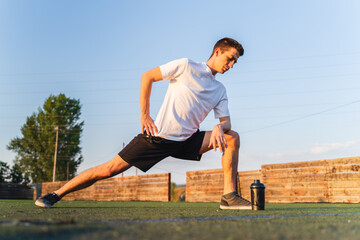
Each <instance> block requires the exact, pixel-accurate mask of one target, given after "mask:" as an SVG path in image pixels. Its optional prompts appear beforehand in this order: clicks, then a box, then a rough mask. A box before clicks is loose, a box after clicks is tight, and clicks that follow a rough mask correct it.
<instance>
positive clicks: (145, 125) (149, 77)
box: [140, 67, 162, 135]
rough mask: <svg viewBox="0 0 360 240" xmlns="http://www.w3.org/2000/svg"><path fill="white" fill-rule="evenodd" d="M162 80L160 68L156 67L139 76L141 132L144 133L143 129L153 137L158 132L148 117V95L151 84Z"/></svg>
mask: <svg viewBox="0 0 360 240" xmlns="http://www.w3.org/2000/svg"><path fill="white" fill-rule="evenodd" d="M159 80H162V74H161V71H160V67H156V68H154V69H151V70H149V71H147V72H145V73H144V74H143V75H142V76H141V87H140V109H141V113H140V121H141V132H142V133H144V129H145V130H146V132H147V134H151V135H154V134H155V132H156V133H158V130H157V128H156V126H155V124H154V120H153V119H152V118H151V117H150V95H151V88H152V84H153V82H156V81H159Z"/></svg>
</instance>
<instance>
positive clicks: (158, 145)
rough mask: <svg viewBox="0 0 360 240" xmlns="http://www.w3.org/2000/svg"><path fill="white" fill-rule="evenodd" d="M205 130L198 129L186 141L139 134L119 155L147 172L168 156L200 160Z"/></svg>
mask: <svg viewBox="0 0 360 240" xmlns="http://www.w3.org/2000/svg"><path fill="white" fill-rule="evenodd" d="M204 136H205V132H203V131H201V132H200V131H199V130H198V131H197V132H196V133H194V134H193V135H192V136H191V137H190V138H188V139H186V140H185V141H171V140H167V139H164V138H161V137H152V136H150V135H146V134H139V135H137V136H136V137H134V139H133V140H131V142H130V143H129V144H128V145H126V147H125V148H124V149H123V150H122V151H121V152H119V156H120V157H121V158H122V159H123V160H124V161H125V162H127V163H129V164H130V165H132V166H135V167H137V168H139V169H140V170H142V171H144V172H146V171H147V170H149V169H150V168H151V167H153V166H154V165H155V164H157V163H158V162H160V161H161V160H163V159H164V158H166V157H169V156H171V157H174V158H180V159H185V160H194V161H200V158H201V154H199V151H200V148H201V145H202V142H203V140H204Z"/></svg>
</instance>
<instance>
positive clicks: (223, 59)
mask: <svg viewBox="0 0 360 240" xmlns="http://www.w3.org/2000/svg"><path fill="white" fill-rule="evenodd" d="M215 51H216V52H215V54H216V61H215V70H216V71H217V72H218V73H221V74H223V73H225V72H226V71H228V70H229V69H230V68H232V67H233V66H234V64H235V63H236V62H237V60H238V58H239V53H238V51H237V50H236V49H235V48H229V49H227V50H225V51H224V52H221V50H220V49H217V50H215Z"/></svg>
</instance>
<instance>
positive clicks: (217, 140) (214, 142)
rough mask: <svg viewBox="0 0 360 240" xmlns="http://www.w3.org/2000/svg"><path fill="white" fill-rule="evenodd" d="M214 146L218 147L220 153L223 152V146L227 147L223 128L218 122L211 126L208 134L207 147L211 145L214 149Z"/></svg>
mask: <svg viewBox="0 0 360 240" xmlns="http://www.w3.org/2000/svg"><path fill="white" fill-rule="evenodd" d="M216 146H218V147H219V149H220V152H221V153H224V151H225V148H227V143H226V139H225V135H224V130H223V128H222V125H221V124H218V125H216V126H215V127H214V128H213V130H212V132H211V136H210V143H209V146H208V147H209V148H210V147H213V148H214V150H215V151H216Z"/></svg>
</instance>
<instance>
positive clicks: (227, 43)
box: [210, 38, 244, 57]
mask: <svg viewBox="0 0 360 240" xmlns="http://www.w3.org/2000/svg"><path fill="white" fill-rule="evenodd" d="M217 48H219V49H220V50H221V51H222V52H224V51H226V50H228V49H229V48H235V49H236V50H237V51H238V53H239V55H240V56H242V55H244V48H243V47H242V46H241V44H240V43H238V42H237V41H236V40H235V39H232V38H223V39H220V40H219V41H217V42H216V44H215V46H214V48H213V51H212V53H211V56H210V57H212V55H214V53H215V49H217Z"/></svg>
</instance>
